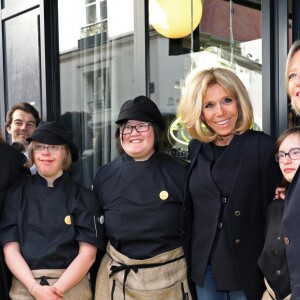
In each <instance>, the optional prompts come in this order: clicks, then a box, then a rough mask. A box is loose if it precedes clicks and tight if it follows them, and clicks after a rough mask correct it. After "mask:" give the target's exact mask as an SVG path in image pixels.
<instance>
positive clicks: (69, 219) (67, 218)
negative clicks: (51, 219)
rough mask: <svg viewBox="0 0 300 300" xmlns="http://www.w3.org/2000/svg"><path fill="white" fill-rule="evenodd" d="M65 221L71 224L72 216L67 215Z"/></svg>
mask: <svg viewBox="0 0 300 300" xmlns="http://www.w3.org/2000/svg"><path fill="white" fill-rule="evenodd" d="M65 223H66V224H67V225H71V223H72V222H71V216H66V217H65Z"/></svg>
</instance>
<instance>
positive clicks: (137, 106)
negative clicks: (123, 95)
mask: <svg viewBox="0 0 300 300" xmlns="http://www.w3.org/2000/svg"><path fill="white" fill-rule="evenodd" d="M127 120H138V121H145V122H151V123H156V124H157V126H158V127H159V129H160V130H161V131H164V130H165V128H166V123H165V121H164V119H163V117H162V115H161V113H160V111H159V109H158V107H157V105H156V104H155V103H154V102H153V101H152V100H151V99H149V98H147V97H145V96H138V97H136V98H134V99H133V100H128V101H126V102H125V103H124V104H123V105H122V106H121V110H120V113H119V116H118V119H117V121H116V123H117V124H121V123H123V122H124V121H127Z"/></svg>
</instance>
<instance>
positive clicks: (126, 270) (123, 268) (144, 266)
mask: <svg viewBox="0 0 300 300" xmlns="http://www.w3.org/2000/svg"><path fill="white" fill-rule="evenodd" d="M182 258H184V255H182V256H179V257H176V258H174V259H171V260H168V261H165V262H162V263H155V264H140V265H126V264H123V263H119V262H117V263H118V264H119V266H111V268H110V271H111V272H110V274H109V278H111V277H112V276H113V275H114V274H116V273H118V272H121V271H124V279H123V296H124V300H125V283H126V280H127V276H128V274H129V272H130V271H131V270H132V271H134V273H137V272H138V271H139V269H149V268H156V267H160V266H164V265H167V264H170V263H172V262H174V261H177V260H180V259H182Z"/></svg>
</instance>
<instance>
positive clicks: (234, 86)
mask: <svg viewBox="0 0 300 300" xmlns="http://www.w3.org/2000/svg"><path fill="white" fill-rule="evenodd" d="M215 84H219V85H220V86H221V87H222V88H223V89H224V90H225V91H226V93H228V94H230V95H232V96H233V97H235V98H236V99H237V103H238V119H237V122H236V126H235V130H234V133H235V134H241V133H243V132H245V131H246V130H248V129H249V128H250V127H251V126H252V124H253V108H252V105H251V101H250V98H249V94H248V92H247V90H246V88H245V86H244V84H243V83H242V81H241V80H240V79H239V78H238V76H237V75H235V74H234V73H233V72H232V71H230V70H228V69H224V68H211V69H206V70H200V71H199V70H197V69H194V70H192V71H191V72H190V73H189V74H188V76H187V78H186V80H185V87H184V88H183V90H182V94H181V99H180V103H179V106H178V117H179V118H180V119H181V123H182V124H183V125H184V126H185V127H186V129H187V131H188V133H189V135H190V136H191V137H192V138H195V139H198V140H200V141H202V142H204V143H210V142H213V141H215V140H216V139H217V138H218V135H217V133H216V132H214V131H213V130H212V129H211V128H209V127H208V126H207V125H206V124H205V122H204V120H203V116H202V102H203V98H204V96H205V93H206V91H207V89H208V88H209V87H211V86H213V85H215Z"/></svg>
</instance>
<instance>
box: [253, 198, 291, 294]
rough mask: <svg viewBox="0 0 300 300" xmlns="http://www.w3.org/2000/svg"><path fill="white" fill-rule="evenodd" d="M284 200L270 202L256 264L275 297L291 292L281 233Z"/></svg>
mask: <svg viewBox="0 0 300 300" xmlns="http://www.w3.org/2000/svg"><path fill="white" fill-rule="evenodd" d="M284 205H285V200H281V199H278V200H274V201H272V202H271V203H270V205H269V208H268V215H267V234H266V240H265V244H264V248H263V251H262V253H261V255H260V257H259V259H258V265H259V267H260V269H261V270H262V273H263V274H264V276H265V278H266V279H267V281H268V283H269V285H270V287H271V288H272V290H273V291H274V293H275V295H276V296H277V299H284V298H285V297H286V296H288V295H289V294H290V293H291V289H290V276H289V269H288V264H287V259H286V253H285V245H284V242H283V234H282V217H283V212H284Z"/></svg>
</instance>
